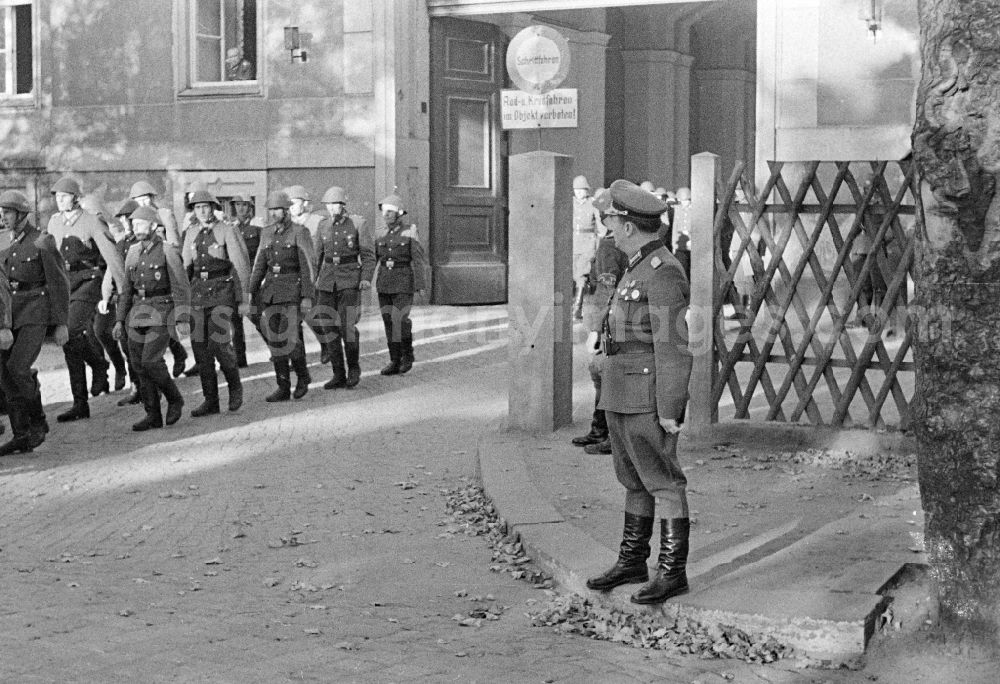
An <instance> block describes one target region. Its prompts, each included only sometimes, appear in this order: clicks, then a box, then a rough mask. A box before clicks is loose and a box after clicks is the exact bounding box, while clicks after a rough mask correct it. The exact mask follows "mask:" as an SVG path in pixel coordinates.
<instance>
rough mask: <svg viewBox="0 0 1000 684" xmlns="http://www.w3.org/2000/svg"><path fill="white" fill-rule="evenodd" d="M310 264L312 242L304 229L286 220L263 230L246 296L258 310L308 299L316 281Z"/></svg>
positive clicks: (312, 257)
mask: <svg viewBox="0 0 1000 684" xmlns="http://www.w3.org/2000/svg"><path fill="white" fill-rule="evenodd" d="M313 263H314V256H313V245H312V240H311V239H310V238H309V231H308V230H307V229H306V228H305V227H304V226H300V225H298V224H297V223H292V222H291V221H290V220H289V219H288V218H287V217H286V218H285V220H284V221H280V222H278V223H272V224H271V225H269V226H265V227H264V228H263V229H262V230H261V238H260V249H259V250H258V251H257V258H256V259H254V262H253V272H252V273H251V274H250V288H249V290H250V293H251V295H252V296H253V297H254V298H255V300H256V303H257V304H258V305H260V306H267V305H269V304H298V303H299V302H300V300H302V299H306V298H308V299H312V296H313V283H314V282H315V281H316V276H315V274H314V271H315V269H314V267H313Z"/></svg>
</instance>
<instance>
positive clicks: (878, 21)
mask: <svg viewBox="0 0 1000 684" xmlns="http://www.w3.org/2000/svg"><path fill="white" fill-rule="evenodd" d="M860 2H861V4H860V6H859V7H858V19H860V20H861V21H863V22H865V24H867V25H868V30H869V31H871V34H872V40H874V41H878V34H879V31H881V30H882V0H860Z"/></svg>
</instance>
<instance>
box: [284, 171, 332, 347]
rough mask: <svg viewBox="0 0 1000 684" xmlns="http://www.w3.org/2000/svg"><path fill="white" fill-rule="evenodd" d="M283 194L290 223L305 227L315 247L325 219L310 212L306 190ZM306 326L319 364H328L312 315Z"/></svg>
mask: <svg viewBox="0 0 1000 684" xmlns="http://www.w3.org/2000/svg"><path fill="white" fill-rule="evenodd" d="M285 194H286V195H288V199H289V201H291V203H292V206H291V207H289V210H288V211H289V213H290V214H291V216H292V222H293V223H296V224H298V225H300V226H305V228H306V229H307V230H308V231H309V239H310V240H311V241H312V244H313V247H314V248H315V246H316V234H317V231H318V230H319V224H320V222H321V221H322V220H323V219H324V218H326V217H325V216H323V215H322V214H320V213H318V212H314V211H313V210H312V201H311V197H310V195H309V191H308V190H306V189H305V188H304V187H303V186H301V185H292V186H289V187H288V188H287V189H286V190H285ZM306 325H307V326H308V327H309V329H310V330H312V333H313V335H315V336H316V339H317V341H319V346H320V359H319V361H320V363H329V362H330V353H329V350H328V349H327V346H326V345H325V344H323V341H322V340H321V339H320V337H321V333H320V331H319V330H318V329H317V328H316V326H315V321H314V318H313V316H312V315H308V316H306Z"/></svg>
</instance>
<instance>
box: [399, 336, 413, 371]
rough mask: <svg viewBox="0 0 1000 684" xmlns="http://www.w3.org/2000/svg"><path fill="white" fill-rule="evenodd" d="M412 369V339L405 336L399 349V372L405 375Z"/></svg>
mask: <svg viewBox="0 0 1000 684" xmlns="http://www.w3.org/2000/svg"><path fill="white" fill-rule="evenodd" d="M411 368H413V337H411V336H405V337H403V338H402V342H401V343H400V347H399V372H400V373H407V372H409V370H410V369H411Z"/></svg>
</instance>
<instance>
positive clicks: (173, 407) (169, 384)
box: [160, 373, 219, 425]
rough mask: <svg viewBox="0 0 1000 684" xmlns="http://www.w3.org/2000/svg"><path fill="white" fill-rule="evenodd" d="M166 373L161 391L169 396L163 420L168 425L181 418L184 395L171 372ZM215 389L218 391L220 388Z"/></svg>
mask: <svg viewBox="0 0 1000 684" xmlns="http://www.w3.org/2000/svg"><path fill="white" fill-rule="evenodd" d="M164 375H165V376H166V377H164V378H163V383H162V384H161V385H160V391H162V392H163V396H164V397H166V398H167V414H166V415H165V416H164V417H163V422H164V423H165V424H167V425H173V424H174V423H176V422H177V421H178V420H180V419H181V415H182V414H183V413H184V397H182V396H181V391H180V390H179V389H177V383H176V382H174V379H173V378H171V377H170V374H169V373H164ZM215 391H216V392H218V391H219V390H218V388H216V390H215ZM216 396H218V395H216Z"/></svg>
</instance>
